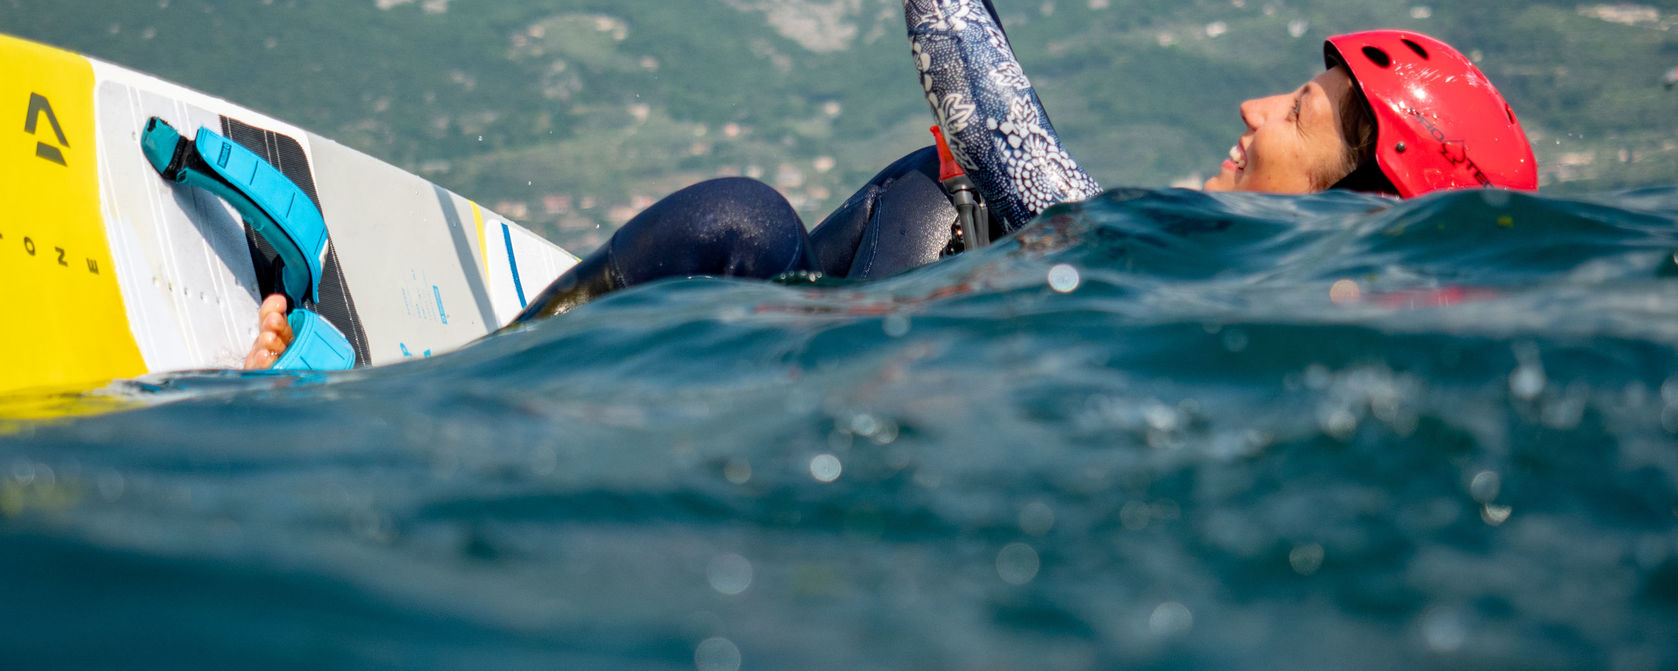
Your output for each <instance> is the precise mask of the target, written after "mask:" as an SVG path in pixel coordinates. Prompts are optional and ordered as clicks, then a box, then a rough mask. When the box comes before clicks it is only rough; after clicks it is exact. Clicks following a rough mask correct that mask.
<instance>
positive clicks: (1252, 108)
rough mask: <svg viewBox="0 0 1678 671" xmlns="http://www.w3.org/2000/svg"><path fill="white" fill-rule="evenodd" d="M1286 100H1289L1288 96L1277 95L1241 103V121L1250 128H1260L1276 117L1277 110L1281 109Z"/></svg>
mask: <svg viewBox="0 0 1678 671" xmlns="http://www.w3.org/2000/svg"><path fill="white" fill-rule="evenodd" d="M1285 98H1287V96H1280V95H1277V96H1269V97H1266V98H1253V99H1252V100H1248V101H1246V102H1243V103H1241V121H1242V122H1243V123H1246V124H1247V127H1248V128H1254V129H1256V128H1258V127H1259V126H1262V125H1264V123H1265V122H1266V121H1269V120H1270V119H1271V117H1273V116H1275V113H1276V110H1277V109H1280V103H1281V102H1282V101H1283V100H1284V99H1285Z"/></svg>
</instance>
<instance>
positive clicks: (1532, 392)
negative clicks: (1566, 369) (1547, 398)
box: [1509, 364, 1545, 401]
mask: <svg viewBox="0 0 1678 671" xmlns="http://www.w3.org/2000/svg"><path fill="white" fill-rule="evenodd" d="M1544 383H1545V380H1544V369H1543V368H1540V367H1538V366H1529V365H1526V364H1522V365H1521V366H1520V367H1519V368H1516V369H1515V372H1513V373H1510V374H1509V393H1511V394H1514V396H1515V398H1518V399H1521V400H1523V401H1530V400H1532V399H1535V398H1538V395H1539V394H1541V393H1544Z"/></svg>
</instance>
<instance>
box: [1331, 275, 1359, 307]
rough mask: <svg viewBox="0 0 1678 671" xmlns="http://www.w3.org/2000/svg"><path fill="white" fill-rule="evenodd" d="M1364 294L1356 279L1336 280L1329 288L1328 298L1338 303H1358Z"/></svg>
mask: <svg viewBox="0 0 1678 671" xmlns="http://www.w3.org/2000/svg"><path fill="white" fill-rule="evenodd" d="M1362 296H1363V291H1362V290H1361V289H1359V288H1358V283H1357V281H1356V280H1335V281H1334V284H1333V285H1331V286H1330V287H1329V288H1328V300H1329V301H1331V302H1333V303H1334V304H1336V305H1344V304H1347V303H1356V302H1357V301H1358V299H1359V298H1361V297H1362Z"/></svg>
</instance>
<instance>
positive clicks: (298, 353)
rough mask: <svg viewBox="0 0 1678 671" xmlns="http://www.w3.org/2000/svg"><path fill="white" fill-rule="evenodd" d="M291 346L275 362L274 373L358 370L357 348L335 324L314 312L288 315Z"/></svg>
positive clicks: (297, 310)
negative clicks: (352, 345) (284, 371)
mask: <svg viewBox="0 0 1678 671" xmlns="http://www.w3.org/2000/svg"><path fill="white" fill-rule="evenodd" d="M286 322H288V323H290V324H291V345H289V346H287V347H286V350H285V353H284V354H281V355H280V358H279V360H278V361H275V362H274V370H346V369H349V368H353V367H355V348H354V347H351V346H350V341H349V339H347V338H345V337H344V334H343V333H340V332H339V331H338V329H337V327H334V326H333V325H332V322H329V321H326V318H324V317H322V316H320V315H318V314H315V313H314V312H312V311H310V310H305V309H303V308H296V309H293V310H292V311H291V314H289V315H286Z"/></svg>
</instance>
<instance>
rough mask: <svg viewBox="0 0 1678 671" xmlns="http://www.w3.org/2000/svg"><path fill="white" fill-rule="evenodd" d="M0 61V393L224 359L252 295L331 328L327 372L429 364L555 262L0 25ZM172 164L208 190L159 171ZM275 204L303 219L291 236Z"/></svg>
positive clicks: (244, 334)
mask: <svg viewBox="0 0 1678 671" xmlns="http://www.w3.org/2000/svg"><path fill="white" fill-rule="evenodd" d="M0 67H3V68H4V70H5V72H6V73H7V74H6V75H5V76H4V77H0V118H10V119H12V120H13V122H8V123H7V124H4V125H0V190H3V194H4V198H3V199H0V211H3V212H4V214H3V215H0V392H9V391H18V390H25V389H31V388H43V389H63V388H75V387H80V388H91V387H94V386H98V385H101V384H103V383H104V382H106V381H109V380H112V379H116V378H126V377H134V376H138V375H143V374H146V373H154V372H167V371H181V370H193V369H205V368H233V367H238V366H239V365H240V364H241V363H242V361H243V358H244V355H245V353H246V352H248V351H249V349H250V346H251V344H252V342H253V340H254V338H255V336H256V335H257V309H258V306H259V305H260V303H261V301H262V298H263V297H264V296H265V295H266V294H267V293H272V292H284V293H287V294H288V295H291V296H293V303H294V307H295V311H294V313H293V315H292V323H293V326H294V327H298V326H299V325H300V324H299V321H298V320H297V318H298V317H300V316H304V315H305V313H307V315H308V316H309V317H310V319H311V320H312V321H310V323H308V324H306V325H305V326H307V328H309V329H314V328H317V327H318V328H319V329H322V332H330V333H329V334H335V338H336V340H335V342H337V343H338V347H339V351H338V352H337V354H338V355H339V357H340V359H341V361H340V362H339V363H341V364H343V365H330V366H328V367H344V365H352V364H353V365H379V364H384V363H391V362H396V361H401V360H402V359H405V358H409V357H423V356H429V355H431V354H436V353H441V352H444V351H447V350H449V349H452V348H455V347H458V346H460V345H462V344H464V343H466V342H468V341H470V340H472V339H475V338H478V337H481V336H483V335H485V334H487V333H489V332H491V331H493V330H495V329H496V328H498V327H500V326H501V325H504V324H506V323H507V322H508V321H510V320H511V319H512V318H513V317H514V316H515V315H516V314H518V312H519V311H520V310H521V309H522V308H523V307H524V305H525V302H526V300H527V299H528V298H531V297H534V295H535V293H536V292H538V291H540V290H541V289H542V288H543V287H544V286H546V285H547V284H548V283H549V282H550V281H551V280H552V279H553V278H555V277H557V276H558V275H559V274H560V273H562V272H564V271H565V270H566V269H567V268H569V267H570V266H571V265H573V264H574V263H576V257H575V256H573V255H571V254H570V253H568V252H567V251H565V250H564V249H561V248H560V247H558V246H556V245H554V244H552V243H550V242H548V241H547V240H545V239H543V238H542V237H541V236H539V235H537V234H535V233H533V232H531V231H529V230H527V229H525V228H523V227H521V226H519V225H518V224H517V223H514V222H513V221H511V220H509V219H507V218H506V217H503V216H501V215H498V214H496V213H495V212H492V211H490V210H488V209H486V208H483V207H481V206H479V205H478V204H477V203H474V202H472V201H471V200H468V199H466V198H463V197H461V196H459V195H456V194H454V193H452V192H450V191H448V190H446V189H444V188H442V187H440V186H437V185H436V184H433V183H431V182H429V181H427V180H425V179H423V178H421V177H418V176H415V175H413V174H411V173H408V172H406V171H403V170H401V169H399V168H396V167H394V166H391V165H389V164H387V163H384V162H382V161H380V160H378V159H376V158H373V157H371V156H368V155H366V154H363V153H361V152H358V151H356V150H354V149H350V148H348V147H345V146H343V145H341V144H338V143H337V142H334V141H332V140H330V139H327V138H324V137H321V136H319V135H316V134H314V133H311V132H308V131H306V130H304V129H302V128H298V127H296V126H293V125H291V124H288V123H286V122H284V121H281V120H279V119H275V118H273V117H270V116H267V115H265V114H262V113H260V112H256V111H253V110H250V109H247V108H244V107H241V106H239V105H236V104H234V103H230V102H228V101H225V100H222V99H219V98H216V97H214V96H211V95H208V94H204V93H200V92H198V91H194V90H191V89H188V88H186V87H183V86H180V85H177V84H173V83H170V82H167V81H164V80H162V79H159V78H157V77H154V76H151V75H147V74H144V73H141V72H137V71H134V70H130V69H127V68H124V67H121V66H118V65H114V64H111V63H107V62H103V61H100V60H98V59H94V58H90V57H86V56H82V55H79V54H76V53H72V52H68V51H64V50H60V49H57V48H54V47H50V46H46V45H42V44H37V43H33V42H28V41H24V40H20V39H16V38H12V37H8V36H4V35H0ZM20 117H21V119H22V123H15V122H17V121H18V120H19V118H20ZM171 133H173V134H171ZM171 143H172V144H171ZM217 143H219V144H217ZM199 150H202V151H203V152H204V153H205V154H207V155H206V156H198V153H199ZM171 152H173V153H171ZM183 157H184V158H191V159H194V160H196V161H197V163H198V164H199V167H200V168H201V169H202V170H201V171H202V172H204V173H205V174H207V175H209V178H210V179H211V180H212V181H213V182H214V184H211V183H208V182H203V181H198V182H195V181H193V180H190V179H185V178H184V175H183V174H180V173H177V174H171V173H169V172H168V169H167V168H166V165H165V164H167V163H169V160H170V159H171V158H173V159H176V160H177V165H176V166H174V167H179V163H180V162H181V160H182V159H183ZM229 157H231V161H230V160H229ZM218 161H220V163H221V165H220V167H217V165H216V164H217V162H218ZM188 163H190V161H188ZM212 169H213V170H212ZM247 183H248V184H247ZM218 184H219V185H220V186H223V187H228V188H224V189H215V188H205V187H206V186H215V185H218ZM229 184H231V187H229ZM251 184H254V185H257V186H260V187H262V188H258V189H256V192H255V193H254V194H249V193H245V192H244V191H242V189H243V188H244V186H243V185H251ZM229 189H231V191H229ZM263 189H267V191H263ZM274 194H282V195H284V198H281V200H285V201H286V202H284V203H281V204H280V205H278V206H274V205H272V204H271V203H270V202H269V201H274V199H275V196H274ZM240 195H249V196H250V197H249V198H248V199H245V200H244V204H245V206H244V207H241V206H240V204H239V202H237V201H241V198H239V197H238V196H240ZM287 199H289V200H287ZM252 202H256V203H258V204H261V205H263V206H264V207H265V208H266V209H263V208H258V209H260V210H262V212H268V213H269V214H271V215H272V216H261V215H262V212H255V211H253V210H252V209H251V207H250V204H251V203H252ZM276 208H277V209H276ZM279 210H286V211H287V212H290V214H287V213H286V212H279ZM305 211H306V212H305ZM253 212H254V214H253ZM299 213H303V214H299ZM305 214H306V215H307V216H304V215H305ZM290 216H296V217H297V218H298V219H299V221H303V222H305V223H307V222H311V221H312V222H314V223H313V224H311V225H312V226H313V229H321V230H315V233H314V234H310V235H303V236H298V235H297V234H296V230H297V228H296V226H298V225H297V224H292V226H293V228H291V229H286V228H284V225H285V220H286V219H287V218H288V217H290ZM276 220H277V221H278V222H279V224H280V226H276V225H274V223H275V221H276ZM265 222H266V223H267V224H268V225H266V226H265V225H264V223H265ZM276 228H279V229H280V230H281V231H282V232H286V233H288V234H289V235H290V236H291V238H298V239H301V238H308V239H309V242H308V244H301V245H300V246H299V245H295V244H293V243H292V242H288V240H290V238H288V237H287V236H286V235H277V234H276ZM304 228H309V226H304ZM300 249H301V250H303V251H304V252H305V253H303V254H301V255H299V254H298V251H299V250H300ZM288 250H289V252H288ZM299 259H303V260H304V262H301V263H300V262H299ZM300 268H306V269H307V272H302V271H300ZM299 272H301V273H302V275H303V276H306V277H305V279H303V280H298V279H297V277H298V273H299ZM294 280H295V281H294ZM300 349H301V348H300ZM299 367H308V366H307V365H306V364H305V365H301V366H299Z"/></svg>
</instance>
